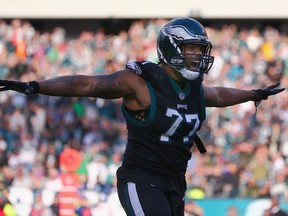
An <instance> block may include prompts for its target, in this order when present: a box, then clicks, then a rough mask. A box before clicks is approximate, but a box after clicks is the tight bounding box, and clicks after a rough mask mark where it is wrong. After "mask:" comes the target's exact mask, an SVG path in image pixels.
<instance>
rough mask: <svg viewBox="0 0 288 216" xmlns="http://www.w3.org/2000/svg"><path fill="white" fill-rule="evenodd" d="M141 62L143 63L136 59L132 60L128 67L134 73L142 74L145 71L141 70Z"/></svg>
mask: <svg viewBox="0 0 288 216" xmlns="http://www.w3.org/2000/svg"><path fill="white" fill-rule="evenodd" d="M139 64H141V63H138V62H136V61H130V62H128V63H127V64H126V69H130V70H132V71H133V72H134V73H136V74H138V75H141V74H142V73H143V71H142V70H141V68H140V66H139Z"/></svg>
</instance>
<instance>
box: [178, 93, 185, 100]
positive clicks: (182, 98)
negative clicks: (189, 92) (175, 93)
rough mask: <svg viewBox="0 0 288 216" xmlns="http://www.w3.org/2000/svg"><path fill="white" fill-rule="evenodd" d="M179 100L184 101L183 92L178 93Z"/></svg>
mask: <svg viewBox="0 0 288 216" xmlns="http://www.w3.org/2000/svg"><path fill="white" fill-rule="evenodd" d="M179 98H180V100H184V99H185V94H184V93H183V92H180V93H179Z"/></svg>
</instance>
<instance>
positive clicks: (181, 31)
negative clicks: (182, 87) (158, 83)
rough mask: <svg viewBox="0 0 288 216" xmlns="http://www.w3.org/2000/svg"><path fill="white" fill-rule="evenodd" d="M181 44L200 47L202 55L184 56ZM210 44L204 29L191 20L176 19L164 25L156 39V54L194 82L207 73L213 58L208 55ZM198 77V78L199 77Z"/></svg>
mask: <svg viewBox="0 0 288 216" xmlns="http://www.w3.org/2000/svg"><path fill="white" fill-rule="evenodd" d="M183 44H193V45H200V46H201V47H203V52H202V54H185V53H183V50H182V49H181V48H182V47H181V46H182V45H183ZM211 49H212V44H211V42H210V41H209V39H208V36H207V33H206V30H205V28H204V27H203V26H202V24H201V23H199V22H198V21H197V20H195V19H192V18H176V19H173V20H171V21H170V22H168V23H167V24H166V25H164V26H163V27H162V28H161V29H160V31H159V33H158V37H157V54H158V58H159V60H160V61H163V62H165V63H167V64H168V65H170V66H171V67H173V68H174V69H176V70H177V71H178V72H179V73H181V75H182V76H183V77H184V78H185V79H188V80H195V79H197V78H198V77H200V76H201V77H203V74H204V73H206V74H207V73H208V71H209V70H210V68H211V66H212V64H213V62H214V57H213V56H211V55H210V53H211ZM199 75H200V76H199Z"/></svg>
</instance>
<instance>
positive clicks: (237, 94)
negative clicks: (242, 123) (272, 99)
mask: <svg viewBox="0 0 288 216" xmlns="http://www.w3.org/2000/svg"><path fill="white" fill-rule="evenodd" d="M278 86H280V83H276V84H274V85H271V86H268V87H266V88H262V89H253V90H241V89H236V88H226V87H204V92H205V101H206V106H207V107H227V106H232V105H236V104H240V103H244V102H247V101H254V102H255V106H258V105H259V103H260V102H261V101H262V100H266V99H268V97H269V96H271V95H275V94H278V93H280V92H282V91H284V90H285V88H277V87H278Z"/></svg>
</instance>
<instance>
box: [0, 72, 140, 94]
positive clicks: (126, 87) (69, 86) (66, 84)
mask: <svg viewBox="0 0 288 216" xmlns="http://www.w3.org/2000/svg"><path fill="white" fill-rule="evenodd" d="M133 77H135V75H134V74H133V73H131V71H129V70H122V71H118V72H115V73H112V74H109V75H99V76H87V75H71V76H69V75H68V76H59V77H55V78H51V79H47V80H43V81H31V82H19V81H12V80H0V91H7V90H13V91H17V92H20V93H23V94H26V95H29V94H43V95H51V96H65V97H82V96H87V97H100V98H105V99H114V98H120V97H124V96H127V95H129V94H133V92H134V89H133V88H134V87H133V86H132V85H131V84H130V83H131V81H132V83H133V79H134V78H133Z"/></svg>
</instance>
